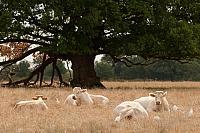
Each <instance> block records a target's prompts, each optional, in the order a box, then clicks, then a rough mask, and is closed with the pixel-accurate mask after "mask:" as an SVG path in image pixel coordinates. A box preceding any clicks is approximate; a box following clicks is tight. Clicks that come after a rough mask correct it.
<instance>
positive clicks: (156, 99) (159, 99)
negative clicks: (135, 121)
mask: <svg viewBox="0 0 200 133" xmlns="http://www.w3.org/2000/svg"><path fill="white" fill-rule="evenodd" d="M166 95H167V92H164V91H156V92H154V93H149V96H147V97H141V98H138V99H135V100H134V101H135V102H138V103H140V104H141V105H142V106H143V107H144V108H145V109H146V110H147V111H148V112H152V111H155V112H160V111H168V112H170V109H169V103H168V101H167V99H166Z"/></svg>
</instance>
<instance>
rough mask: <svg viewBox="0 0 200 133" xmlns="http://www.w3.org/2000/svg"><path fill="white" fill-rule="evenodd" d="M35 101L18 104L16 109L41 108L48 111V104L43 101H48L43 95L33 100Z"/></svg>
mask: <svg viewBox="0 0 200 133" xmlns="http://www.w3.org/2000/svg"><path fill="white" fill-rule="evenodd" d="M32 99H33V100H28V101H20V102H17V103H16V104H15V106H14V109H17V108H21V107H27V106H29V107H30V106H31V107H36V108H37V107H40V108H42V109H48V107H47V105H46V103H45V102H44V101H43V100H47V98H46V97H43V96H42V95H37V96H36V97H33V98H32Z"/></svg>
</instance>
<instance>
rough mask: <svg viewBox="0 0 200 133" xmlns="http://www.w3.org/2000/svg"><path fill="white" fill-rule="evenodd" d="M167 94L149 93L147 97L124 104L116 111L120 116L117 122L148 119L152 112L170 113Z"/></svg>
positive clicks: (159, 92)
mask: <svg viewBox="0 0 200 133" xmlns="http://www.w3.org/2000/svg"><path fill="white" fill-rule="evenodd" d="M166 94H167V92H163V91H156V92H154V93H149V96H147V97H141V98H138V99H136V100H134V101H126V102H122V103H121V104H119V105H118V106H117V107H116V108H115V109H114V112H115V113H116V114H117V115H118V116H117V117H116V118H115V121H120V120H121V119H123V118H131V117H134V118H137V117H148V113H150V112H152V111H156V112H159V111H170V109H169V104H168V101H167V99H166V97H165V96H166Z"/></svg>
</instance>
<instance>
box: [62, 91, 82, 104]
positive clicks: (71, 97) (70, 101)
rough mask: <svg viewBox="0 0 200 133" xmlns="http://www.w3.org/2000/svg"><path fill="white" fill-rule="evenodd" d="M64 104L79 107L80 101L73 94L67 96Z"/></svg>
mask: <svg viewBox="0 0 200 133" xmlns="http://www.w3.org/2000/svg"><path fill="white" fill-rule="evenodd" d="M65 103H68V104H70V105H75V106H80V105H81V101H80V98H77V97H76V96H75V95H74V94H70V95H69V96H67V98H66V99H65V102H64V104H65Z"/></svg>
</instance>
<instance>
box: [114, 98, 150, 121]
mask: <svg viewBox="0 0 200 133" xmlns="http://www.w3.org/2000/svg"><path fill="white" fill-rule="evenodd" d="M113 111H114V113H115V114H116V115H117V117H116V118H115V121H116V122H119V121H121V120H122V119H124V118H132V117H134V118H147V117H148V116H149V115H148V113H147V111H146V110H145V109H144V107H143V106H142V105H141V104H140V103H138V102H135V101H125V102H122V103H121V104H119V105H117V106H116V107H115V109H114V110H113Z"/></svg>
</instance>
